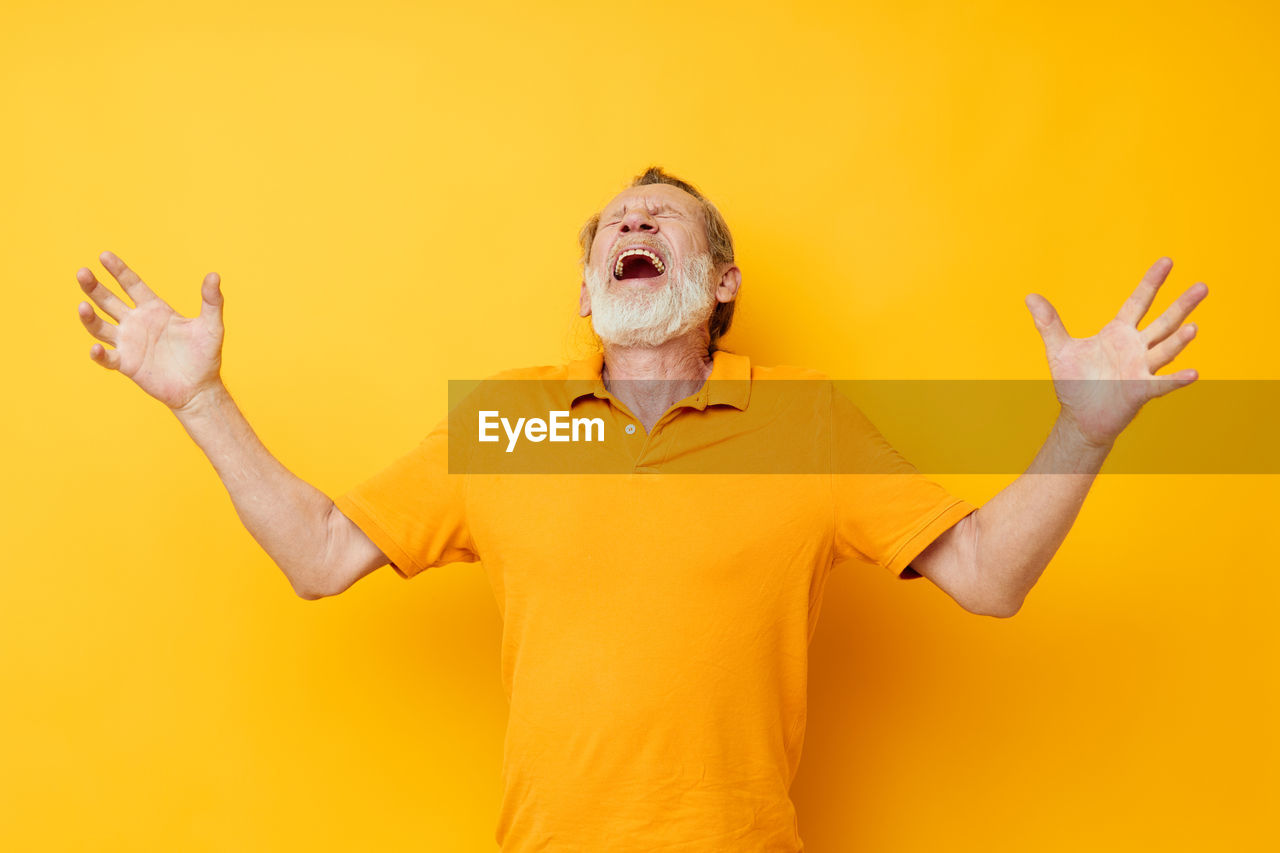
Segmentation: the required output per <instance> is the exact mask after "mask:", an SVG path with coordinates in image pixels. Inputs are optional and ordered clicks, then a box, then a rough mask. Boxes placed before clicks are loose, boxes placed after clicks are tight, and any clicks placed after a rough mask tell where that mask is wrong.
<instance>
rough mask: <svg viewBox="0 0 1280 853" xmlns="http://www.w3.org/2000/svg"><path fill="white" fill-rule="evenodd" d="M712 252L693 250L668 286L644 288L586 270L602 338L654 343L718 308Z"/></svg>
mask: <svg viewBox="0 0 1280 853" xmlns="http://www.w3.org/2000/svg"><path fill="white" fill-rule="evenodd" d="M711 272H712V264H711V253H710V252H703V253H702V254H700V255H691V256H690V257H688V258H686V259H685V261H684V264H682V265H681V267H680V268H679V269H672V270H670V271H669V272H668V274H667V284H666V287H663V288H660V289H658V290H645V289H642V288H637V287H634V286H633V285H629V284H623V283H622V282H616V283H615V282H614V279H613V276H612V275H609V274H608V273H605V272H604V271H602V270H596V269H588V270H587V274H586V277H587V290H588V292H590V294H591V325H592V327H593V328H594V329H595V331H596V334H597V335H598V336H599V337H600V340H601V341H603V342H604V343H606V344H611V345H613V346H622V347H656V346H658V345H660V344H664V343H666V342H667V341H669V340H671V339H672V338H677V337H680V336H681V335H685V334H688V333H689V332H691V331H693V330H694V329H696V328H698V326H700V325H702V324H703V323H705V322H706V321H707V320H708V319H709V318H710V317H711V312H712V309H713V308H715V304H716V300H715V282H714V281H712V280H711Z"/></svg>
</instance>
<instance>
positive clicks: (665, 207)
mask: <svg viewBox="0 0 1280 853" xmlns="http://www.w3.org/2000/svg"><path fill="white" fill-rule="evenodd" d="M653 207H654V210H655V211H656V212H657V213H679V212H680V211H678V210H676V209H675V208H674V207H672V206H671V205H669V204H667V203H666V202H662V203H661V204H658V205H654V206H653ZM602 215H603V216H604V217H605V218H608V219H611V218H613V217H615V216H626V215H627V206H626V205H625V204H624V205H623V206H622V211H621V212H618V210H617V209H616V208H615V209H612V210H606V211H605V212H604V213H603V214H602Z"/></svg>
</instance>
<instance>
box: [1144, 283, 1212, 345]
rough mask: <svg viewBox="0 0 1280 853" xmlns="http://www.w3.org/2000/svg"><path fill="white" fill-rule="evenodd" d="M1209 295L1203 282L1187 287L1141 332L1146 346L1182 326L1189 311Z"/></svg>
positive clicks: (1158, 341) (1154, 343)
mask: <svg viewBox="0 0 1280 853" xmlns="http://www.w3.org/2000/svg"><path fill="white" fill-rule="evenodd" d="M1208 295H1209V286H1208V285H1206V284H1205V283H1204V282H1203V281H1197V282H1196V283H1195V284H1193V285H1191V286H1190V287H1188V288H1187V289H1186V290H1185V291H1184V292H1183V294H1182V295H1181V296H1179V297H1178V298H1177V299H1175V300H1174V302H1173V304H1172V305H1170V306H1169V307H1168V308H1166V309H1164V313H1163V314H1161V315H1160V316H1159V317H1157V318H1155V319H1154V320H1152V321H1151V323H1150V324H1149V325H1148V326H1147V327H1146V328H1145V329H1143V330H1142V337H1143V339H1144V340H1145V341H1146V342H1147V346H1148V347H1151V346H1154V345H1156V344H1158V343H1160V342H1161V341H1163V340H1164V339H1165V338H1167V337H1169V335H1170V334H1171V333H1172V332H1173V330H1174V329H1177V328H1178V327H1179V326H1181V325H1182V321H1183V320H1185V319H1187V315H1188V314H1190V313H1191V310H1192V309H1193V308H1195V307H1196V306H1197V305H1199V304H1200V300H1201V299H1204V298H1205V297H1206V296H1208Z"/></svg>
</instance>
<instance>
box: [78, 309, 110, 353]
mask: <svg viewBox="0 0 1280 853" xmlns="http://www.w3.org/2000/svg"><path fill="white" fill-rule="evenodd" d="M76 311H77V312H78V313H79V314H80V322H81V323H84V327H85V328H86V329H88V330H89V334H91V335H93V336H94V337H95V338H97V339H98V340H100V341H102V342H103V343H105V344H111V345H112V346H115V345H116V331H117V330H116V327H115V326H113V325H111V324H110V323H108V322H105V321H104V320H103V319H102V318H101V317H99V316H98V312H96V311H94V310H93V306H91V305H90V304H89V303H88V302H81V303H80V304H79V305H77V306H76Z"/></svg>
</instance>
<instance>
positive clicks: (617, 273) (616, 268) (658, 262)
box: [613, 249, 667, 278]
mask: <svg viewBox="0 0 1280 853" xmlns="http://www.w3.org/2000/svg"><path fill="white" fill-rule="evenodd" d="M632 255H644V256H645V257H646V258H648V259H649V260H651V261H653V265H654V266H655V267H657V268H658V274H659V275H661V274H662V273H664V272H666V271H667V268H666V267H665V266H664V265H663V263H662V258H660V257H658V256H657V255H655V254H654V253H653V252H650V251H649V250H648V249H627V250H626V251H625V252H623V253H622V254H621V255H618V262H617V263H616V264H614V265H613V277H614V278H622V262H623V261H624V260H626V259H627V258H629V257H631V256H632Z"/></svg>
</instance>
